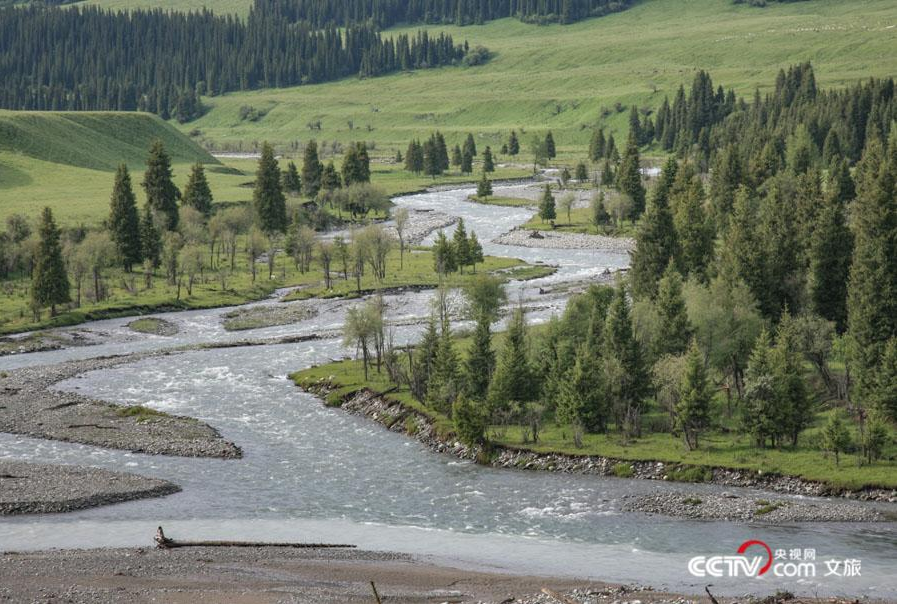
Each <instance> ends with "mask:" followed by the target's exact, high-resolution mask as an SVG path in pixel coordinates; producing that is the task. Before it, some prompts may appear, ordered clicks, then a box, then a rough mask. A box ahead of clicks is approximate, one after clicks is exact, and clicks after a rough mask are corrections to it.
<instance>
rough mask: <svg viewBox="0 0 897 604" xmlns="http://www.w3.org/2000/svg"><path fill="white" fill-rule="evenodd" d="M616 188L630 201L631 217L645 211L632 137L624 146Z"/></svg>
mask: <svg viewBox="0 0 897 604" xmlns="http://www.w3.org/2000/svg"><path fill="white" fill-rule="evenodd" d="M617 188H618V189H619V190H620V192H621V193H623V194H625V195H628V196H629V198H630V199H632V217H633V218H638V217H639V216H641V215H642V212H644V211H645V187H644V185H642V172H641V167H640V159H639V153H638V143H637V142H636V140H635V139H633V138H632V137H630V138H629V143H628V144H627V145H626V153H625V154H624V155H623V161H622V163H621V164H620V170H619V171H618V172H617Z"/></svg>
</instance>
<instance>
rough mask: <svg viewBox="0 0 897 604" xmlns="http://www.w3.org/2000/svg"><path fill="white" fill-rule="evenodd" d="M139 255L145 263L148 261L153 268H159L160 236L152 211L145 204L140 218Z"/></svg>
mask: <svg viewBox="0 0 897 604" xmlns="http://www.w3.org/2000/svg"><path fill="white" fill-rule="evenodd" d="M140 255H141V256H142V257H143V259H144V260H145V261H149V262H150V263H151V264H152V266H153V268H159V266H160V265H161V263H162V234H161V233H160V232H159V229H157V228H156V221H155V218H154V216H153V210H152V208H151V207H150V206H149V204H147V205H146V206H144V208H143V216H141V217H140Z"/></svg>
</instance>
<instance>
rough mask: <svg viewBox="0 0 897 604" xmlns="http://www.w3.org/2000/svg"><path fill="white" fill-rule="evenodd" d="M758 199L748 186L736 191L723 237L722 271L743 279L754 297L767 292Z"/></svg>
mask: <svg viewBox="0 0 897 604" xmlns="http://www.w3.org/2000/svg"><path fill="white" fill-rule="evenodd" d="M759 228H760V219H759V217H758V207H757V200H756V199H755V198H754V197H753V196H752V195H751V192H750V191H749V190H748V188H747V187H745V186H741V187H739V189H738V191H737V192H736V194H735V201H734V203H733V206H732V216H731V218H730V220H729V226H728V228H727V229H726V232H725V235H724V237H723V245H722V247H721V255H720V258H719V263H720V267H719V272H720V274H721V275H723V276H724V277H725V278H726V279H728V280H729V281H730V282H731V281H735V280H738V279H740V280H742V281H744V283H745V284H746V285H747V286H748V287H749V288H750V290H751V293H752V294H753V295H754V297H755V298H757V299H760V297H761V296H764V295H765V291H764V288H765V287H766V276H765V275H766V270H765V266H764V262H765V258H764V254H763V241H762V239H761V238H760V233H759Z"/></svg>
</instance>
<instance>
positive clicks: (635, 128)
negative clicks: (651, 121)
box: [629, 105, 644, 145]
mask: <svg viewBox="0 0 897 604" xmlns="http://www.w3.org/2000/svg"><path fill="white" fill-rule="evenodd" d="M629 138H630V139H632V140H634V141H635V143H636V144H637V145H641V144H642V141H643V140H644V138H643V134H642V124H641V121H640V120H639V116H638V107H636V106H635V105H633V106H632V107H631V108H630V110H629Z"/></svg>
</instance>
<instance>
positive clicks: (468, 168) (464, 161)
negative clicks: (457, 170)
mask: <svg viewBox="0 0 897 604" xmlns="http://www.w3.org/2000/svg"><path fill="white" fill-rule="evenodd" d="M472 172H473V156H472V155H471V154H470V150H469V149H464V151H463V153H462V155H461V173H462V174H470V173H472Z"/></svg>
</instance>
